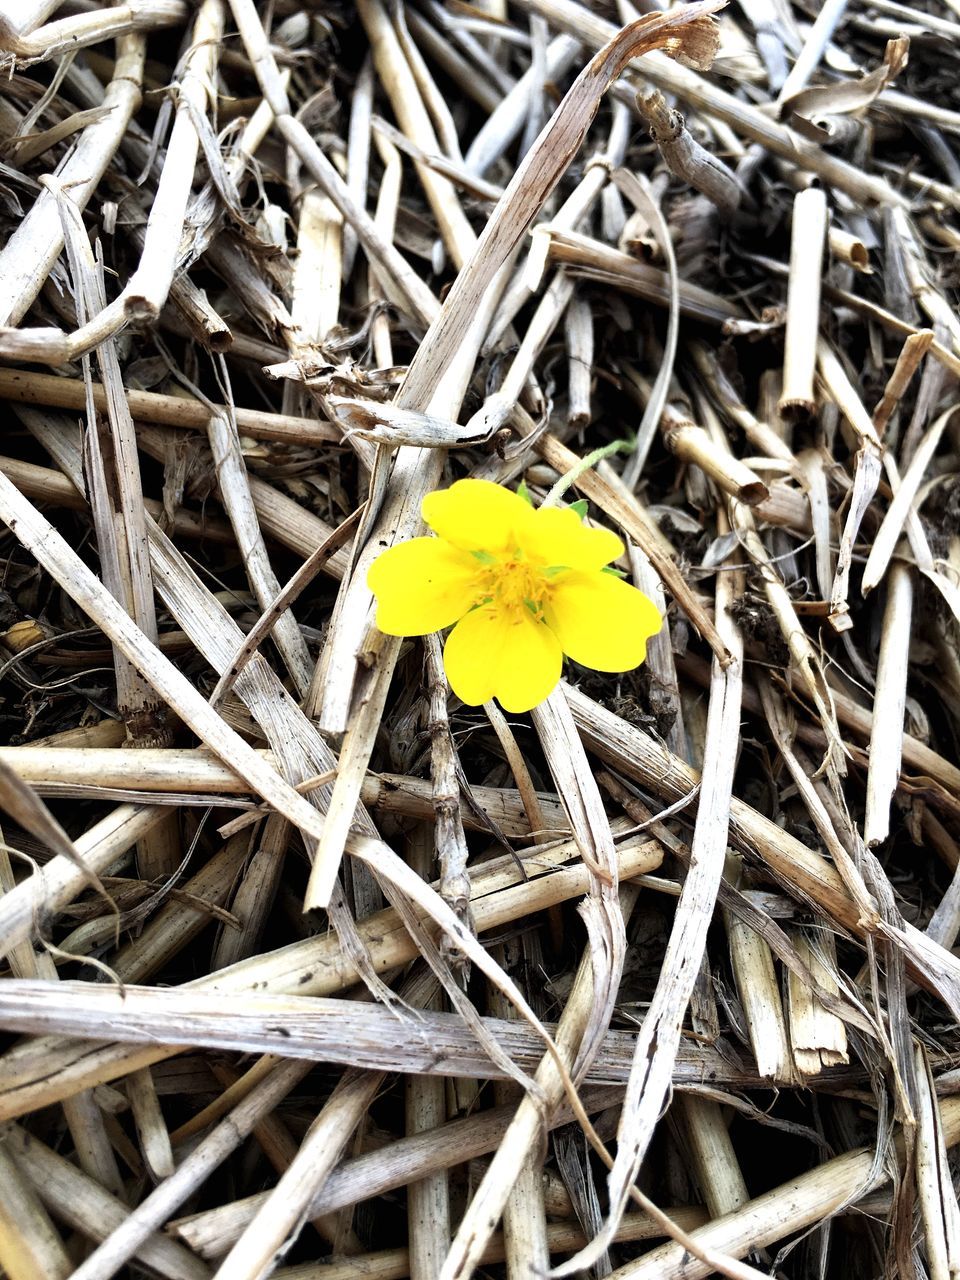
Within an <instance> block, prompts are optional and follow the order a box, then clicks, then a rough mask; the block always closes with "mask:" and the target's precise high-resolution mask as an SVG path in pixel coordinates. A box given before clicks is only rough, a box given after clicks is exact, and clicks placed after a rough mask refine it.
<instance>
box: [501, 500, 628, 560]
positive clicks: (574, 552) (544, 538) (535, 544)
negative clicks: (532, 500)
mask: <svg viewBox="0 0 960 1280" xmlns="http://www.w3.org/2000/svg"><path fill="white" fill-rule="evenodd" d="M523 549H524V550H525V551H526V553H527V555H529V556H531V557H533V558H535V559H537V560H540V561H541V562H542V563H543V564H544V565H550V566H552V565H561V564H563V565H567V567H568V568H570V569H602V568H603V566H604V565H605V564H609V563H610V561H611V560H616V559H617V557H618V556H620V555H622V554H623V543H622V542H621V541H620V539H619V538H618V537H617V535H616V534H615V533H611V531H610V530H609V529H591V528H590V527H589V526H588V525H585V524H584V523H583V521H582V520H581V519H580V517H579V516H578V515H577V513H576V512H575V511H571V510H570V508H569V507H566V508H563V509H561V508H560V507H540V508H538V510H536V511H535V512H534V513H533V520H532V521H531V522H530V525H529V527H528V528H526V529H525V530H524V533H523Z"/></svg>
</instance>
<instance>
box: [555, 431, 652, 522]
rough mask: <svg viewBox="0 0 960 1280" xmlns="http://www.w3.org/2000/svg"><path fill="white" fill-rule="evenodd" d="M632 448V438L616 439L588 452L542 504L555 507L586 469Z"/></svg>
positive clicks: (561, 479) (558, 482)
mask: <svg viewBox="0 0 960 1280" xmlns="http://www.w3.org/2000/svg"><path fill="white" fill-rule="evenodd" d="M632 448H633V441H632V440H614V441H613V442H612V443H611V444H605V445H603V446H602V447H601V448H599V449H594V450H593V452H592V453H588V454H587V456H586V457H585V458H581V459H580V461H579V462H578V463H577V465H576V466H575V467H571V468H570V470H569V471H567V472H565V474H564V475H562V476H561V477H560V479H559V480H558V481H557V483H556V484H555V485H554V486H553V488H552V489H551V490H550V492H549V493H548V494H547V496H546V497H545V498H544V500H543V502H542V503H541V504H540V505H541V506H543V507H555V506H556V505H557V503H558V502H559V501H560V499H561V498H562V497H563V495H564V494H565V493H566V492H567V490H568V489H569V488H570V486H571V485H575V484H576V483H577V481H578V480H579V479H580V477H581V476H582V475H583V473H584V472H585V471H589V470H590V469H591V467H595V466H596V465H597V463H598V462H602V461H603V459H604V458H610V457H612V456H613V454H615V453H629V452H630V451H631V449H632Z"/></svg>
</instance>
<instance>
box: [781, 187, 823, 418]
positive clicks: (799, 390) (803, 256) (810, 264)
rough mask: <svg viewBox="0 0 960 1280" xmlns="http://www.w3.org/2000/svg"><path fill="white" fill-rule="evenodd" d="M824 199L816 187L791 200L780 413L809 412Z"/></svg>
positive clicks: (819, 189)
mask: <svg viewBox="0 0 960 1280" xmlns="http://www.w3.org/2000/svg"><path fill="white" fill-rule="evenodd" d="M827 218H828V214H827V197H826V195H825V193H824V192H823V191H822V190H821V188H819V187H808V188H807V190H806V191H800V192H798V193H797V195H796V196H795V197H794V201H793V226H792V233H791V238H790V280H789V284H788V290H787V332H786V339H785V343H784V353H783V390H782V391H781V393H780V406H779V408H780V413H781V414H783V415H784V416H787V415H790V414H793V415H801V416H807V415H809V414H811V413H813V410H814V407H815V401H814V396H813V375H814V370H815V367H816V360H817V335H818V333H819V329H820V279H821V274H822V271H823V251H824V245H825V243H826V234H827Z"/></svg>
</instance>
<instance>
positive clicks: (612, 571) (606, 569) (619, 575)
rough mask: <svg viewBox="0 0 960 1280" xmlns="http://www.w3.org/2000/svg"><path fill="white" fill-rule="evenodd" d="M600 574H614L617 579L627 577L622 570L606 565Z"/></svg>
mask: <svg viewBox="0 0 960 1280" xmlns="http://www.w3.org/2000/svg"><path fill="white" fill-rule="evenodd" d="M600 572H601V573H609V574H612V575H613V577H615V578H625V577H626V576H627V575H626V574H625V573H624V572H623V570H622V569H617V568H615V567H614V566H613V565H612V564H607V565H604V567H603V568H602V569H601V570H600Z"/></svg>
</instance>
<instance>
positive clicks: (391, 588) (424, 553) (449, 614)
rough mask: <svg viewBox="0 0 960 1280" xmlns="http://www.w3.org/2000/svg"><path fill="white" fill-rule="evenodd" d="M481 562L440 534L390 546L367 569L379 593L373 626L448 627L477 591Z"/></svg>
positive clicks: (417, 630)
mask: <svg viewBox="0 0 960 1280" xmlns="http://www.w3.org/2000/svg"><path fill="white" fill-rule="evenodd" d="M478 569H479V565H478V564H477V562H476V560H474V558H473V556H471V555H470V554H469V553H467V552H465V551H459V550H457V548H456V547H451V546H450V544H449V543H447V542H444V541H443V540H442V539H441V538H411V539H410V540H409V541H408V542H398V543H397V545H396V546H395V547H388V548H387V550H386V551H383V552H381V554H380V555H379V556H377V558H376V560H374V562H373V564H372V565H371V566H370V568H369V570H368V571H367V586H368V587H369V588H370V590H371V591H372V592H373V593H374V595H375V596H376V597H377V626H378V627H379V628H380V630H381V631H382V632H384V634H385V635H388V636H425V635H429V634H430V632H431V631H440V630H442V629H443V628H444V627H449V626H450V624H451V623H453V622H456V621H457V619H458V618H462V617H463V615H464V614H465V613H466V612H467V611H468V610H469V609H470V608H471V606H472V605H473V604H474V603H475V601H476V599H477V594H478V588H477V574H478Z"/></svg>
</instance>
